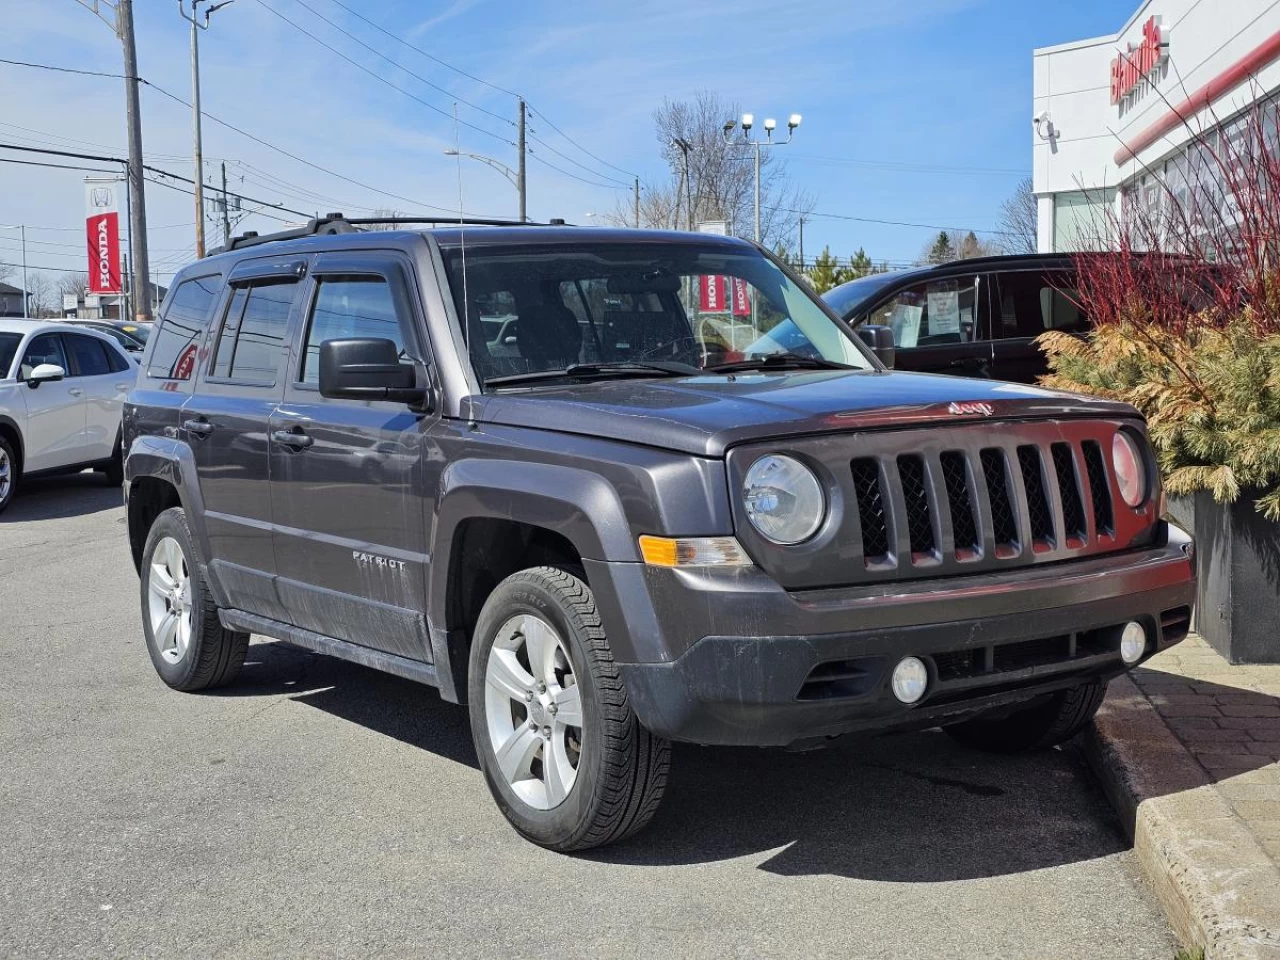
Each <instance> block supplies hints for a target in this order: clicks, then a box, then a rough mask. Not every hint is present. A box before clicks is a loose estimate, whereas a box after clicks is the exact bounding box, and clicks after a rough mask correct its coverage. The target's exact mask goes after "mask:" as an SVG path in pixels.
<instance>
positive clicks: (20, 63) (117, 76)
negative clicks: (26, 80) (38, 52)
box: [0, 59, 129, 80]
mask: <svg viewBox="0 0 1280 960" xmlns="http://www.w3.org/2000/svg"><path fill="white" fill-rule="evenodd" d="M0 63H7V64H10V65H11V66H15V67H32V68H33V69H36V70H51V71H53V72H54V73H76V74H79V75H80V76H82V77H109V78H111V79H112V80H127V79H129V78H128V77H126V76H125V75H124V74H123V73H101V72H99V71H97V70H75V69H72V68H71V67H55V66H53V65H52V64H48V63H28V62H27V61H25V60H4V59H0Z"/></svg>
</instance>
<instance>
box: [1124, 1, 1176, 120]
mask: <svg viewBox="0 0 1280 960" xmlns="http://www.w3.org/2000/svg"><path fill="white" fill-rule="evenodd" d="M1168 55H1169V35H1168V34H1167V33H1166V32H1165V31H1164V30H1162V29H1161V27H1160V18H1159V17H1152V18H1151V19H1150V20H1148V21H1147V22H1146V23H1145V24H1143V25H1142V40H1141V41H1140V42H1139V43H1138V45H1137V46H1136V47H1135V46H1133V45H1132V44H1130V45H1128V46H1127V47H1126V48H1125V52H1124V53H1122V54H1120V56H1118V57H1116V58H1115V59H1114V60H1112V61H1111V102H1112V103H1119V102H1120V101H1121V100H1123V99H1124V98H1125V97H1127V96H1128V95H1129V94H1131V93H1132V92H1133V90H1134V88H1135V87H1136V86H1137V85H1138V84H1139V83H1141V82H1142V81H1143V80H1145V79H1146V78H1147V77H1149V76H1150V75H1151V74H1152V72H1153V71H1154V70H1155V69H1156V67H1158V66H1159V65H1160V64H1162V63H1163V62H1164V60H1165V58H1166V57H1167V56H1168Z"/></svg>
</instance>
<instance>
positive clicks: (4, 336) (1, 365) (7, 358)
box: [0, 333, 22, 380]
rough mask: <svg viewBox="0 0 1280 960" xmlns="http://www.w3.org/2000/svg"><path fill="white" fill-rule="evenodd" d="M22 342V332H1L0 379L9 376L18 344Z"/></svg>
mask: <svg viewBox="0 0 1280 960" xmlns="http://www.w3.org/2000/svg"><path fill="white" fill-rule="evenodd" d="M21 342H22V334H20V333H0V380H4V379H6V378H7V377H8V376H9V368H10V367H12V366H13V355H14V354H15V353H17V352H18V344H20V343H21Z"/></svg>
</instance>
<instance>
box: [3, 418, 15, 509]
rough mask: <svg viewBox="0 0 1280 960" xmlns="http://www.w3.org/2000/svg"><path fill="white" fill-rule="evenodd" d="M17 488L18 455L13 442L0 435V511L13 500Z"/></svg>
mask: <svg viewBox="0 0 1280 960" xmlns="http://www.w3.org/2000/svg"><path fill="white" fill-rule="evenodd" d="M17 489H18V457H17V455H16V454H15V453H14V450H13V444H11V443H10V442H9V441H8V439H7V438H5V437H3V436H0V513H3V512H4V508H5V507H7V506H9V504H10V503H11V502H12V501H13V495H14V493H15V492H17Z"/></svg>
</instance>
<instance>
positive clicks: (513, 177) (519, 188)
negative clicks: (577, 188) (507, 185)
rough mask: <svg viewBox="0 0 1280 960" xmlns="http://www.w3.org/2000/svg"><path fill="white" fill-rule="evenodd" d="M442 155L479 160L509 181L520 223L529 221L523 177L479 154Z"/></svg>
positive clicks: (457, 153) (450, 151)
mask: <svg viewBox="0 0 1280 960" xmlns="http://www.w3.org/2000/svg"><path fill="white" fill-rule="evenodd" d="M521 102H522V103H523V102H524V101H521ZM444 155H445V156H446V157H467V158H468V159H471V160H479V161H480V162H481V163H483V164H485V165H487V166H490V167H493V169H495V170H497V171H498V172H499V173H500V174H502V175H503V176H504V177H506V178H507V179H508V180H510V181H511V185H512V186H513V187H515V188H516V192H517V193H519V194H520V222H521V223H524V222H525V221H527V220H528V219H529V218H528V217H526V216H525V206H524V199H525V193H524V177H523V176H522V175H521V174H520V173H519V172H517V171H515V170H512V169H511V168H510V167H508V166H507V165H506V164H505V163H503V162H502V161H500V160H495V159H493V157H486V156H484V155H483V154H479V153H459V152H458V151H457V150H454V149H452V148H450V149H449V150H446V151H445V152H444Z"/></svg>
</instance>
